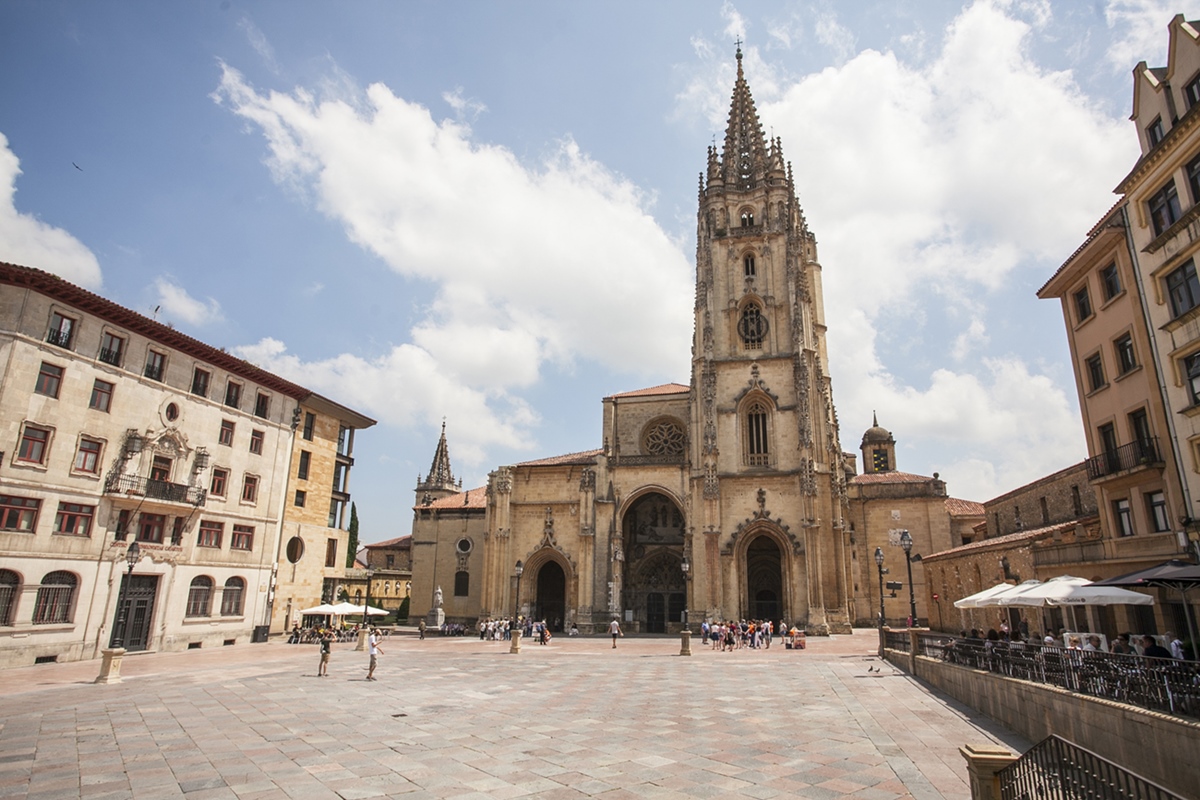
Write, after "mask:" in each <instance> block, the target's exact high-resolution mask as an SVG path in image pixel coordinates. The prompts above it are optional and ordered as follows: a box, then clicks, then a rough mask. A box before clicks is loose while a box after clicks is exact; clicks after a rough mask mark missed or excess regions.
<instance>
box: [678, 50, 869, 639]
mask: <svg viewBox="0 0 1200 800" xmlns="http://www.w3.org/2000/svg"><path fill="white" fill-rule="evenodd" d="M827 363H828V356H827V352H826V346H825V318H824V307H823V298H822V288H821V266H820V264H819V262H818V261H817V242H816V237H815V236H814V235H813V234H812V232H811V231H810V230H809V229H808V224H807V222H806V220H805V218H804V214H803V212H802V210H801V208H800V204H799V202H798V201H797V199H796V192H795V186H794V184H793V179H792V170H791V165H790V164H789V163H788V162H786V161H785V159H784V156H783V144H782V141H781V140H780V139H779V138H775V139H772V140H769V141H768V140H767V139H766V138H765V136H764V135H763V130H762V125H761V123H760V122H759V118H758V111H757V109H756V108H755V105H754V99H753V97H752V96H751V94H750V87H749V85H748V84H747V82H746V78H745V75H744V73H743V68H742V51H741V47H740V45H739V47H738V50H737V79H736V82H735V84H734V87H733V97H732V100H731V103H730V109H729V119H728V123H727V125H726V129H725V140H724V144H723V146H722V148H721V150H720V152H718V151H717V148H716V147H710V148H709V149H708V161H707V169H706V170H705V172H704V173H703V174H701V176H700V188H699V210H698V213H697V220H696V296H695V330H694V336H693V342H692V378H691V430H692V436H691V437H690V442H689V446H690V448H691V453H690V456H691V459H690V461H691V467H692V469H691V473H692V474H691V489H692V491H691V498H692V508H691V509H690V513H689V517H690V528H691V531H692V537H691V545H690V546H691V550H692V553H693V555H692V562H693V563H694V564H695V565H696V569H695V573H694V579H693V596H692V599H691V603H692V607H693V608H695V609H697V610H703V611H704V612H705V613H707V614H708V615H710V616H714V617H730V616H733V617H754V616H762V615H765V612H763V613H756V612H759V611H761V610H762V609H765V608H773V607H776V606H770V605H769V603H770V602H777V608H778V613H779V616H781V617H784V618H785V619H788V620H789V623H790V622H793V621H794V622H801V623H802V624H805V625H806V627H807V628H809V630H810V632H813V633H826V632H829V631H831V630H848V629H849V613H848V607H849V592H848V591H847V581H848V576H849V572H848V569H847V566H846V560H847V558H848V551H847V549H846V548H847V545H846V543H845V542H844V541H843V540H844V538H845V531H844V525H843V511H844V508H845V503H846V493H845V480H846V476H845V470H844V468H843V462H842V449H841V444H840V442H839V439H838V423H837V414H836V411H835V410H834V406H833V396H832V389H831V384H830V380H829V378H828V376H827V375H826V373H825V369H826V364H827ZM759 540H763V541H759ZM750 542H754V544H753V545H751V544H750ZM748 548H750V549H749V550H748ZM730 562H732V567H733V569H732V570H730V569H728V567H729V566H730ZM777 562H778V567H776V566H775V565H776V563H777ZM764 563H765V564H769V565H770V566H768V567H766V568H760V567H754V569H751V565H752V564H758V565H761V564H764ZM764 569H765V570H766V572H769V573H770V575H771V581H773V582H772V583H770V585H768V583H767V582H764V583H762V587H763V588H759V586H758V584H756V582H755V581H756V579H755V578H754V576H753V575H752V574H751V573H752V572H754V571H755V570H758V571H760V572H761V571H763V570H764ZM776 570H777V571H778V573H779V574H780V575H781V576H782V578H781V579H780V580H782V584H783V588H782V596H780V597H779V598H778V599H777V601H770V600H764V599H762V598H763V597H767V596H768V595H770V594H772V593H774V592H775V589H774V586H775V585H776V584H777V583H779V580H776ZM730 576H733V577H732V578H730ZM756 604H757V605H756Z"/></svg>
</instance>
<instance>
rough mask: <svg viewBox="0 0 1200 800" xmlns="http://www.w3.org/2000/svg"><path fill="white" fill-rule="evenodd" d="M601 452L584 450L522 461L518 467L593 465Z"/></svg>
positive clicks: (602, 452)
mask: <svg viewBox="0 0 1200 800" xmlns="http://www.w3.org/2000/svg"><path fill="white" fill-rule="evenodd" d="M603 454H604V451H603V450H584V451H583V452H582V453H567V454H566V455H563V456H550V457H549V458H539V459H537V460H536V461H522V462H521V463H520V464H517V466H518V467H558V466H564V467H565V466H569V465H571V464H595V463H596V457H597V456H600V455H603Z"/></svg>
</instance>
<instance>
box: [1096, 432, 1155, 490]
mask: <svg viewBox="0 0 1200 800" xmlns="http://www.w3.org/2000/svg"><path fill="white" fill-rule="evenodd" d="M1086 463H1087V473H1088V480H1092V481H1098V480H1100V479H1101V478H1105V477H1107V476H1109V475H1116V474H1117V473H1119V472H1128V471H1130V470H1135V469H1145V468H1147V467H1151V466H1157V465H1159V464H1162V456H1161V455H1160V453H1159V449H1158V438H1157V437H1151V438H1149V439H1139V440H1138V441H1136V442H1130V443H1129V444H1125V445H1121V446H1120V447H1118V448H1117V449H1116V450H1109V451H1108V452H1107V453H1101V454H1100V455H1098V456H1093V457H1092V458H1089V459H1088V460H1087V462H1086Z"/></svg>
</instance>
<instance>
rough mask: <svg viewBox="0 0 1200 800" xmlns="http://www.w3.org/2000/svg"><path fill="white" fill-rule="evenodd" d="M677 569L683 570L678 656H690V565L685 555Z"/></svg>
mask: <svg viewBox="0 0 1200 800" xmlns="http://www.w3.org/2000/svg"><path fill="white" fill-rule="evenodd" d="M679 568H680V569H682V570H683V630H681V631H680V632H679V655H681V656H690V655H691V654H692V630H691V628H689V627H688V610H687V606H688V603H687V596H688V587H687V582H688V571H689V570H691V568H692V564H691V562H690V561H688V557H687V556H686V555H685V556H684V557H683V561H682V562H681V563H680V565H679Z"/></svg>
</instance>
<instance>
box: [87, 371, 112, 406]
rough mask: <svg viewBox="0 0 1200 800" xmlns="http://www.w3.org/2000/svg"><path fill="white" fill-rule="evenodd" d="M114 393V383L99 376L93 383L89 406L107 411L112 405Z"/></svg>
mask: <svg viewBox="0 0 1200 800" xmlns="http://www.w3.org/2000/svg"><path fill="white" fill-rule="evenodd" d="M112 395H113V385H112V384H111V383H109V382H108V381H102V380H100V379H99V378H97V379H96V381H95V383H93V384H92V399H91V400H89V401H88V408H92V409H95V410H96V411H104V412H107V411H108V410H109V409H110V408H111V407H112Z"/></svg>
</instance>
